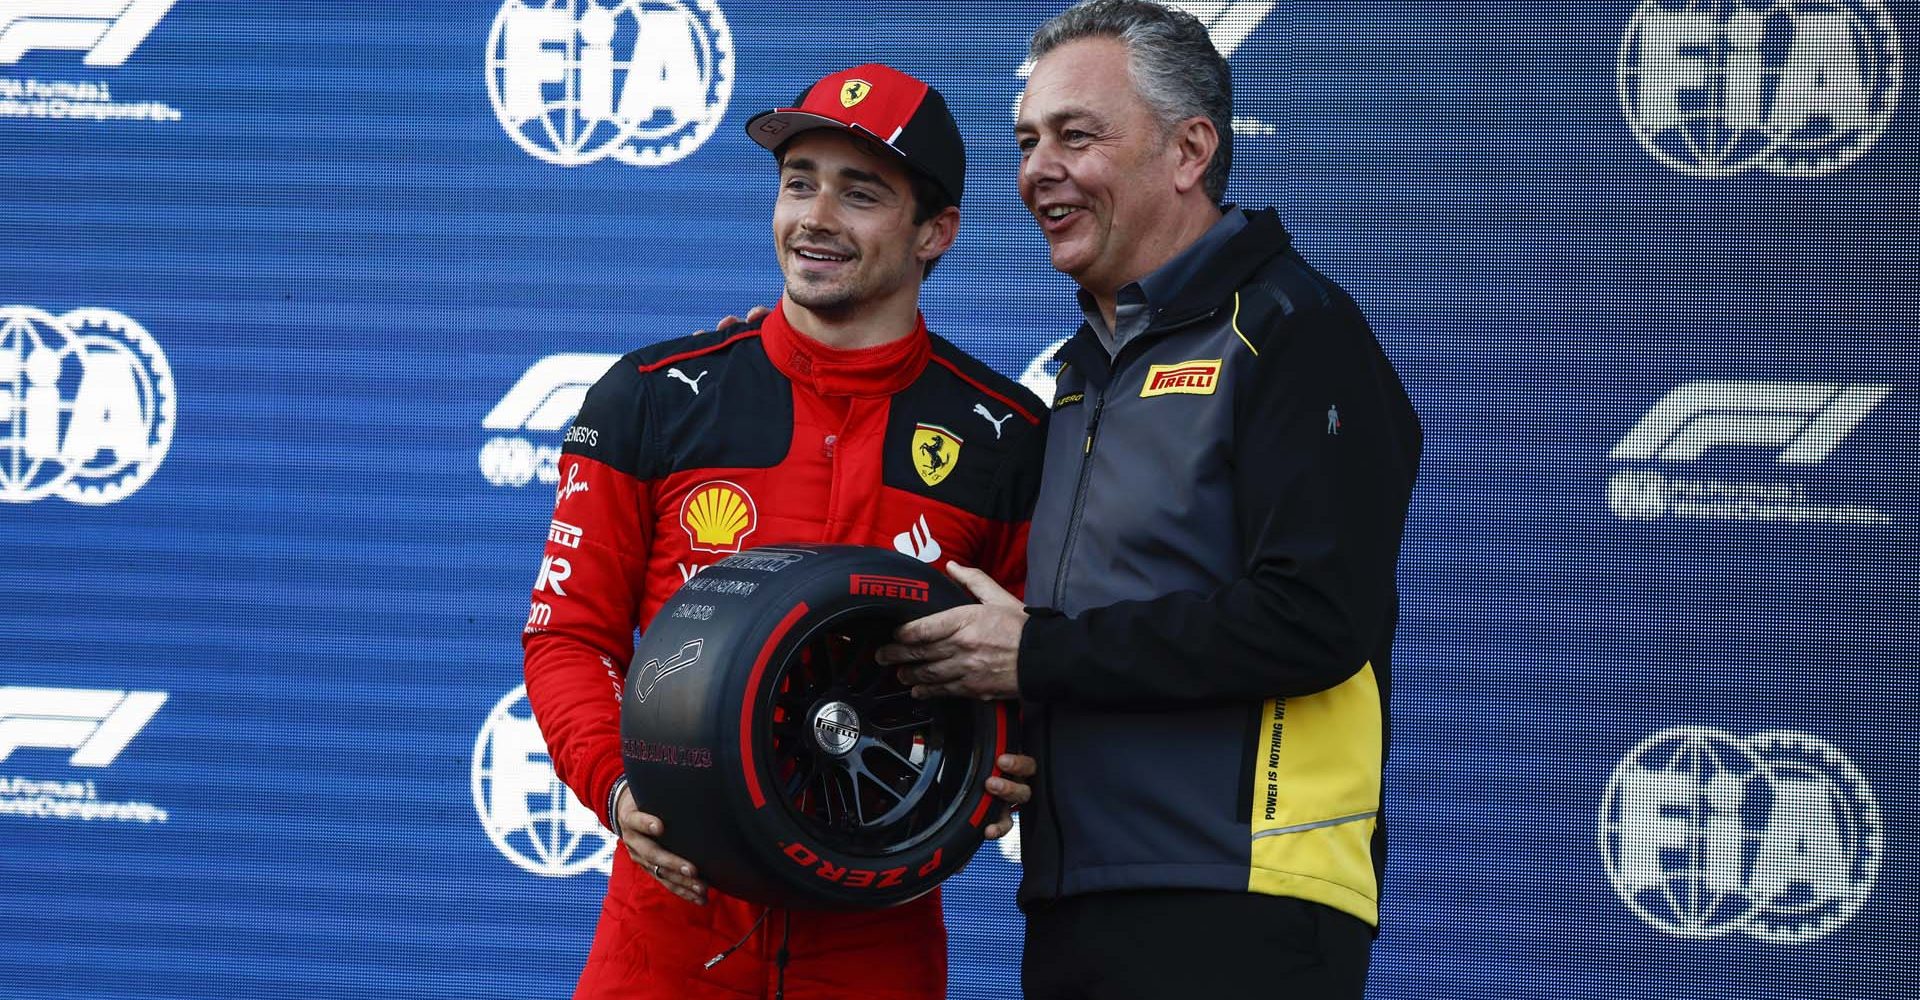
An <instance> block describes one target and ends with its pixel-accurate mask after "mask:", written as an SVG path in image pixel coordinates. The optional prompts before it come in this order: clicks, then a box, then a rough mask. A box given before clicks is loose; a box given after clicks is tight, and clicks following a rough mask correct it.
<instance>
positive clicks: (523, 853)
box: [472, 685, 615, 878]
mask: <svg viewBox="0 0 1920 1000" xmlns="http://www.w3.org/2000/svg"><path fill="white" fill-rule="evenodd" d="M472 787H473V806H474V810H475V811H476V812H477V813H478V814H479V817H480V823H481V826H482V828H483V829H485V831H486V834H487V838H488V839H489V840H491V841H493V845H494V847H495V848H497V849H498V850H499V851H500V853H501V855H502V856H504V857H505V858H506V859H507V860H509V861H511V862H513V863H514V864H515V865H517V866H518V867H520V868H522V869H524V870H526V871H529V872H532V873H533V874H535V875H543V876H547V877H550V878H564V877H566V876H570V875H580V874H584V873H587V872H600V873H602V874H605V873H607V872H609V871H611V870H612V868H613V850H614V845H615V841H614V839H613V835H612V834H611V833H609V832H608V831H607V829H606V828H605V827H604V826H602V825H601V822H600V817H599V815H598V814H596V813H595V812H594V811H593V810H591V809H588V808H587V807H585V806H584V805H582V804H581V803H580V801H579V800H578V799H576V798H575V797H574V795H573V792H572V791H570V790H569V789H568V788H567V786H566V785H565V784H563V783H562V782H561V781H560V779H559V777H558V776H557V775H555V774H554V771H553V764H552V761H551V760H550V759H549V758H548V756H547V745H546V740H545V739H544V738H543V737H542V736H541V734H540V727H539V724H538V723H537V722H536V721H535V720H534V718H533V709H532V706H531V705H529V704H528V702H527V689H526V687H525V686H524V685H523V686H520V687H517V688H515V689H513V690H512V691H510V692H508V693H507V695H506V697H504V698H502V699H500V701H499V703H498V704H496V705H495V706H494V708H493V711H492V712H490V713H489V714H488V715H487V720H486V722H485V723H483V724H482V725H481V727H480V734H479V737H478V738H477V739H476V740H475V742H474V748H473V769H472Z"/></svg>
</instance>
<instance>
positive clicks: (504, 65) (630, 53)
mask: <svg viewBox="0 0 1920 1000" xmlns="http://www.w3.org/2000/svg"><path fill="white" fill-rule="evenodd" d="M732 93H733V35H732V33H731V32H730V31H729V30H728V28H727V19H726V16H725V15H724V14H722V13H721V12H720V6H719V4H717V3H714V2H713V0H685V2H682V0H604V2H602V0H544V2H542V0H507V2H506V3H504V4H502V5H501V7H500V12H499V14H497V15H496V16H495V17H494V19H493V31H492V33H491V35H489V36H488V39H487V95H488V97H490V98H491V99H492V101H493V111H494V114H495V115H496V116H497V117H498V118H499V119H500V125H501V127H503V128H505V129H506V130H507V134H508V135H510V136H512V137H513V141H514V142H515V143H517V144H518V145H519V146H520V148H521V149H523V150H526V151H527V153H529V154H531V155H533V156H535V157H538V158H539V159H541V160H544V161H546V162H547V163H552V164H555V165H558V166H562V167H577V166H581V165H583V164H588V163H593V162H596V161H598V160H601V159H603V158H605V157H608V156H611V157H613V158H614V159H615V160H618V161H619V162H621V163H625V164H628V165H630V166H636V167H658V166H665V165H667V164H669V163H673V162H675V161H676V160H679V159H681V158H682V157H685V156H687V155H688V154H690V153H692V152H693V151H694V150H696V149H699V148H700V146H701V144H703V143H705V142H706V141H707V139H708V137H710V136H712V135H713V131H714V129H715V128H717V127H718V126H719V124H720V119H721V118H722V117H723V116H725V114H726V111H727V100H728V98H729V97H730V96H731V95H732Z"/></svg>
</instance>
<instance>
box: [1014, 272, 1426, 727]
mask: <svg viewBox="0 0 1920 1000" xmlns="http://www.w3.org/2000/svg"><path fill="white" fill-rule="evenodd" d="M1262 332H1263V333H1265V334H1266V336H1265V337H1264V338H1263V339H1262V341H1261V343H1260V347H1259V353H1258V355H1255V356H1252V357H1248V358H1246V360H1247V361H1251V362H1252V363H1253V366H1254V372H1253V377H1252V383H1251V384H1250V385H1247V386H1244V387H1243V389H1244V390H1246V391H1245V392H1244V394H1243V395H1242V396H1240V397H1239V398H1238V400H1237V401H1236V404H1235V412H1234V440H1233V442H1232V445H1231V449H1230V452H1231V455H1232V461H1233V468H1234V472H1233V493H1234V509H1233V522H1232V524H1231V525H1229V524H1227V523H1225V520H1224V519H1223V522H1222V524H1221V525H1220V529H1221V530H1228V529H1229V527H1231V529H1232V530H1234V531H1236V532H1237V536H1236V537H1237V538H1238V539H1239V540H1240V551H1241V552H1242V553H1243V560H1244V561H1243V563H1242V565H1243V570H1242V572H1241V574H1240V575H1239V576H1238V577H1237V578H1235V579H1233V580H1231V581H1229V582H1228V583H1227V584H1226V585H1225V586H1224V587H1222V588H1221V589H1219V590H1218V591H1215V592H1214V593H1210V594H1203V593H1193V592H1181V593H1174V594H1169V595H1166V596H1163V597H1159V598H1155V599H1152V600H1144V601H1124V602H1119V603H1115V604H1110V605H1107V606H1104V607H1099V608H1093V609H1089V610H1087V611H1085V612H1083V613H1081V614H1079V615H1076V616H1072V617H1068V616H1064V615H1061V614H1060V613H1058V612H1055V611H1050V610H1045V609H1029V614H1030V615H1031V616H1032V617H1030V618H1029V620H1028V622H1027V625H1026V628H1025V630H1024V631H1023V633H1022V636H1021V642H1020V653H1019V678H1020V693H1021V697H1022V698H1024V699H1026V700H1028V701H1034V702H1042V703H1045V702H1070V703H1076V704H1083V705H1090V706H1100V707H1106V708H1165V707H1167V706H1169V705H1172V704H1205V703H1227V702H1243V701H1248V700H1255V699H1265V698H1273V697H1281V698H1287V697H1295V696H1299V695H1305V694H1312V693H1314V692H1318V691H1324V690H1326V689H1328V688H1331V687H1334V686H1335V685H1337V684H1339V683H1341V682H1342V681H1344V680H1346V679H1347V678H1349V677H1351V676H1353V675H1354V674H1355V673H1357V672H1358V671H1359V670H1360V668H1361V667H1362V666H1363V665H1365V664H1366V663H1367V662H1368V661H1369V658H1370V657H1372V656H1374V655H1376V653H1377V652H1378V651H1379V650H1380V646H1381V643H1382V641H1383V640H1384V639H1385V638H1386V636H1387V634H1388V632H1389V630H1390V629H1391V627H1392V622H1393V619H1394V617H1395V616H1396V614H1397V612H1396V608H1395V602H1396V600H1397V597H1396V591H1395V588H1394V565H1395V562H1396V560H1397V558H1398V554H1399V549H1400V537H1401V531H1402V528H1403V527H1404V524H1405V520H1406V513H1407V505H1408V501H1409V498H1410V495H1411V493H1412V489H1413V479H1414V473H1415V469H1416V466H1417V465H1418V462H1419V453H1420V427H1419V421H1418V419H1417V418H1416V417H1415V415H1414V413H1413V409H1412V407H1411V405H1410V404H1409V403H1408V402H1407V399H1406V393H1405V390H1404V389H1403V388H1402V387H1401V385H1400V381H1399V378H1398V376H1397V375H1395V374H1394V372H1393V369H1392V366H1391V365H1390V364H1389V363H1388V361H1387V359H1386V357H1385V355H1384V354H1383V353H1382V352H1381V351H1380V348H1379V345H1378V344H1377V343H1376V342H1375V341H1374V338H1373V335H1372V333H1371V332H1370V331H1369V330H1368V329H1367V325H1366V320H1365V318H1364V317H1362V316H1361V314H1360V311H1359V308H1358V307H1357V306H1356V305H1354V304H1353V302H1352V300H1351V299H1349V298H1347V297H1346V296H1345V295H1344V294H1341V295H1337V296H1335V297H1334V298H1333V299H1332V300H1331V301H1330V302H1329V303H1328V304H1326V305H1323V306H1321V307H1319V308H1317V309H1315V310H1313V311H1311V312H1304V313H1297V314H1294V315H1292V316H1288V317H1284V318H1279V317H1276V318H1275V319H1274V320H1272V321H1270V322H1269V323H1268V324H1266V326H1265V329H1264V330H1263V331H1262Z"/></svg>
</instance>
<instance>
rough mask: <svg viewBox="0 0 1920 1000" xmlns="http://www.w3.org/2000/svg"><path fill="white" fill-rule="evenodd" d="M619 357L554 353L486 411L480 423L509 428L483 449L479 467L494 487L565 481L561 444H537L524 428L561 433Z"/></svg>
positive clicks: (543, 359)
mask: <svg viewBox="0 0 1920 1000" xmlns="http://www.w3.org/2000/svg"><path fill="white" fill-rule="evenodd" d="M618 360H620V355H618V354H555V355H551V356H549V357H545V358H541V359H540V360H539V361H536V362H534V364H533V367H531V368H528V369H527V370H526V373H525V374H523V375H521V376H520V380H519V381H517V382H515V383H514V384H513V388H511V389H508V390H507V394H506V395H505V396H502V397H500V402H498V403H495V404H494V405H493V409H491V410H488V411H487V415H486V417H485V418H484V419H482V420H481V421H480V426H482V427H484V428H486V429H487V430H490V431H504V432H507V433H502V434H496V435H494V436H493V437H492V438H489V439H488V440H487V443H486V444H485V445H483V446H481V448H480V472H481V474H482V475H484V476H486V477H487V482H490V483H492V484H493V485H495V486H525V485H527V484H528V483H530V482H533V481H534V480H536V479H537V480H539V481H540V482H542V483H545V484H547V485H549V486H552V485H554V484H557V483H558V482H560V470H559V461H560V444H559V440H558V438H555V439H553V441H552V443H550V444H549V443H541V444H536V443H534V442H533V441H532V440H531V439H529V438H528V437H527V436H526V434H525V433H514V432H531V433H540V434H558V432H559V431H560V430H562V429H563V428H565V427H566V426H567V424H568V423H570V422H571V421H572V420H573V418H574V415H575V414H577V413H579V412H580V404H581V403H582V402H583V401H585V400H586V398H587V390H588V389H591V388H593V384H594V383H595V382H598V381H599V380H600V376H602V375H605V374H606V373H607V369H609V368H611V367H613V363H614V362H615V361H618Z"/></svg>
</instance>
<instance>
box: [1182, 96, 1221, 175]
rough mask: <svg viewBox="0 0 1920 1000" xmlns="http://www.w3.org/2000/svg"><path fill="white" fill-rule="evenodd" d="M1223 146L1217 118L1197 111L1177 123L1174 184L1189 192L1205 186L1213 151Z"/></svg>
mask: <svg viewBox="0 0 1920 1000" xmlns="http://www.w3.org/2000/svg"><path fill="white" fill-rule="evenodd" d="M1219 150H1220V133H1219V132H1217V131H1215V130H1214V127H1213V120H1212V119H1210V118H1207V117H1205V116H1203V115H1197V116H1195V117H1192V118H1189V119H1187V120H1186V121H1183V122H1181V123H1180V124H1178V125H1175V126H1174V127H1173V155H1174V166H1173V187H1174V190H1175V191H1178V192H1179V193H1181V194H1186V193H1187V192H1188V191H1192V190H1193V189H1195V188H1198V187H1202V186H1203V184H1204V182H1205V181H1206V177H1207V167H1208V166H1209V165H1211V164H1212V163H1213V154H1214V153H1216V152H1219Z"/></svg>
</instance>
